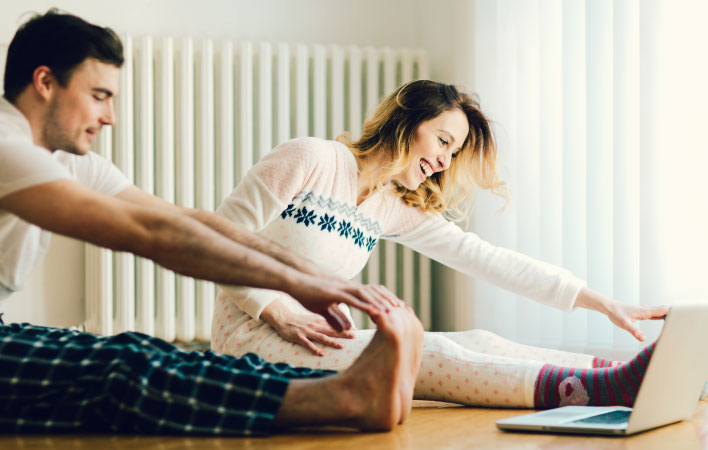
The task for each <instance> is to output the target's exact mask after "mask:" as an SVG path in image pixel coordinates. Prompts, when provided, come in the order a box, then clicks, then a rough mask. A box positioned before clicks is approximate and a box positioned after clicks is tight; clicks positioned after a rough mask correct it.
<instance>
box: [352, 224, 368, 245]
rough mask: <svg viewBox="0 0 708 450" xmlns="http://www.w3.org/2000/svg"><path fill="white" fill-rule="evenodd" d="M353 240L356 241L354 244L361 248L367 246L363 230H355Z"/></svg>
mask: <svg viewBox="0 0 708 450" xmlns="http://www.w3.org/2000/svg"><path fill="white" fill-rule="evenodd" d="M352 239H354V243H355V244H356V245H358V246H359V247H363V246H364V245H365V242H364V233H362V232H361V230H360V229H358V228H357V229H355V230H354V232H353V233H352Z"/></svg>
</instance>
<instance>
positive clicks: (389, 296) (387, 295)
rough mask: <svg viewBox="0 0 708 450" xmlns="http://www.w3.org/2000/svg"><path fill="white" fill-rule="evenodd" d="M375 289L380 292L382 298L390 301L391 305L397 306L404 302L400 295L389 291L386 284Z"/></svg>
mask: <svg viewBox="0 0 708 450" xmlns="http://www.w3.org/2000/svg"><path fill="white" fill-rule="evenodd" d="M375 289H376V291H377V292H378V293H379V295H380V296H381V298H382V299H383V300H384V301H386V302H388V303H389V304H390V305H391V306H393V307H396V308H397V307H399V306H401V305H402V304H403V302H402V301H401V300H400V299H399V298H398V297H396V295H395V294H394V293H393V292H391V291H389V290H388V288H387V287H386V286H381V285H379V286H376V287H375Z"/></svg>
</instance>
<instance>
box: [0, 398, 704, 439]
mask: <svg viewBox="0 0 708 450" xmlns="http://www.w3.org/2000/svg"><path fill="white" fill-rule="evenodd" d="M527 412H528V411H527V410H501V409H482V408H466V407H461V406H458V405H452V404H448V403H437V402H421V401H416V402H414V409H413V411H412V413H411V415H410V417H409V418H408V420H407V421H406V423H405V424H404V425H402V426H400V427H397V429H396V430H394V431H392V432H390V433H354V432H348V431H341V430H318V431H313V430H300V431H298V432H290V433H286V434H279V435H276V436H272V437H269V438H195V437H189V438H175V437H150V436H112V435H75V434H72V435H63V436H62V435H55V436H37V435H34V436H8V435H6V436H0V448H1V449H15V448H17V449H57V450H69V449H71V450H83V449H86V450H88V449H91V450H95V449H101V450H103V449H110V450H113V449H115V450H172V449H182V448H188V449H189V448H193V449H197V448H198V449H234V448H247V449H254V450H257V449H288V450H310V449H319V448H337V449H367V450H368V449H463V448H500V449H526V448H544V449H628V450H632V449H641V450H650V449H666V448H671V449H700V448H708V402H707V401H701V402H700V403H699V404H698V407H697V408H696V412H695V413H694V415H693V417H692V418H691V419H690V420H688V421H685V422H681V423H677V424H674V425H670V426H667V427H662V428H659V429H656V430H653V431H648V432H645V433H641V434H639V435H636V436H632V437H628V438H622V437H611V438H602V437H584V436H561V435H552V434H529V433H504V432H501V431H499V430H497V428H496V426H495V425H494V422H495V421H496V420H498V419H501V418H504V417H510V416H512V415H518V414H525V413H527Z"/></svg>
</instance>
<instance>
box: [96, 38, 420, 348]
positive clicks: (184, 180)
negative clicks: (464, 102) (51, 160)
mask: <svg viewBox="0 0 708 450" xmlns="http://www.w3.org/2000/svg"><path fill="white" fill-rule="evenodd" d="M123 43H124V45H125V56H126V63H125V66H124V69H123V71H122V77H121V90H120V95H119V96H118V97H117V98H116V122H117V123H116V126H114V127H112V129H110V128H107V129H104V131H103V133H101V135H100V138H99V139H98V140H97V142H96V146H95V150H96V151H97V152H98V153H100V154H102V155H104V156H106V157H108V158H109V159H112V160H113V161H114V162H115V163H116V165H117V166H118V167H119V168H120V169H121V170H122V171H123V172H124V173H125V174H126V175H127V176H128V177H129V178H130V179H131V180H133V181H134V182H135V184H136V185H137V186H138V187H140V188H141V189H143V190H145V191H146V192H149V193H153V194H155V195H158V196H159V197H161V198H163V199H165V200H167V201H169V202H175V203H177V204H179V205H182V206H187V207H197V208H203V209H206V210H209V211H213V210H214V209H215V208H216V207H217V206H218V205H219V203H220V202H221V200H222V199H223V198H224V197H226V196H227V195H228V194H229V193H230V192H231V191H232V189H233V188H234V186H235V185H236V183H237V182H238V181H239V180H240V179H241V177H242V176H243V175H244V174H245V173H246V172H247V171H248V169H249V168H250V167H251V166H252V165H253V163H254V162H255V161H258V159H260V157H261V156H263V155H264V154H266V153H267V152H268V151H270V150H271V148H273V147H274V146H276V145H277V144H279V143H280V142H283V141H285V140H287V139H290V138H292V137H296V136H317V137H322V138H328V139H332V138H334V137H336V136H337V135H338V134H339V133H341V132H342V131H345V130H349V131H350V132H351V133H352V136H353V137H355V138H356V137H358V136H359V135H360V133H361V128H362V123H363V119H364V116H365V113H371V112H372V110H373V108H374V107H375V106H376V105H377V104H378V102H379V100H380V99H381V98H382V97H383V95H385V94H387V93H389V92H391V91H393V90H394V89H395V88H396V87H397V86H398V85H399V84H400V83H402V82H405V81H408V80H412V79H416V78H427V77H428V62H427V56H426V54H425V53H424V52H422V51H418V50H416V51H411V50H407V49H390V48H381V49H377V48H368V47H367V48H359V47H339V46H332V45H328V46H325V45H305V44H290V43H278V44H271V43H267V42H261V43H256V42H231V41H221V42H217V41H212V40H192V39H172V38H159V39H156V38H151V37H131V36H123ZM360 278H361V279H362V280H363V281H365V282H369V283H377V284H384V285H386V286H387V287H388V288H389V289H391V290H392V291H394V292H396V293H397V294H398V295H399V296H400V297H401V298H403V299H404V300H405V301H406V302H407V303H409V304H410V305H411V306H413V307H414V309H416V311H417V313H418V314H419V317H421V319H422V320H423V323H424V325H425V326H426V328H428V327H429V326H430V262H429V260H428V259H427V258H425V257H422V256H420V255H417V254H414V252H412V251H411V250H408V249H405V248H402V247H399V246H397V245H396V244H393V243H391V242H386V241H382V244H381V245H378V246H377V247H376V248H375V249H374V252H373V254H372V258H371V260H370V262H369V264H368V266H367V267H366V268H365V269H364V271H363V273H362V274H361V276H360ZM214 299H215V286H214V285H213V284H212V283H208V282H203V281H195V280H193V279H191V278H188V277H182V276H175V275H174V274H173V273H172V272H170V271H168V270H164V269H162V268H160V267H157V266H156V265H155V264H153V263H152V262H150V261H148V260H145V259H142V258H136V257H134V256H132V255H129V254H124V253H114V252H111V251H108V250H104V249H99V248H96V247H94V246H91V245H87V247H86V305H87V321H86V329H87V331H90V332H94V333H99V334H104V335H110V334H115V333H119V332H122V331H132V330H135V331H141V332H144V333H147V334H150V335H155V336H158V337H161V338H163V339H165V340H168V341H172V340H175V339H177V340H180V341H186V342H188V341H192V340H194V339H198V340H208V339H209V336H210V325H211V316H212V310H213V305H214ZM355 320H356V321H357V322H358V325H359V326H360V327H361V326H367V325H368V323H367V321H366V318H365V317H363V315H361V314H355Z"/></svg>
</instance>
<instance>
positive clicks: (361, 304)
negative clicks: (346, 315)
mask: <svg viewBox="0 0 708 450" xmlns="http://www.w3.org/2000/svg"><path fill="white" fill-rule="evenodd" d="M340 302H341V303H344V304H345V305H349V306H351V307H353V308H356V309H359V310H361V311H364V312H365V313H366V314H368V315H369V316H370V317H374V316H378V315H380V314H381V313H382V312H384V311H385V310H386V308H383V307H381V306H380V305H379V303H378V302H371V301H362V300H359V299H358V298H356V297H355V296H353V295H351V294H346V295H344V296H343V298H341V299H340Z"/></svg>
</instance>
